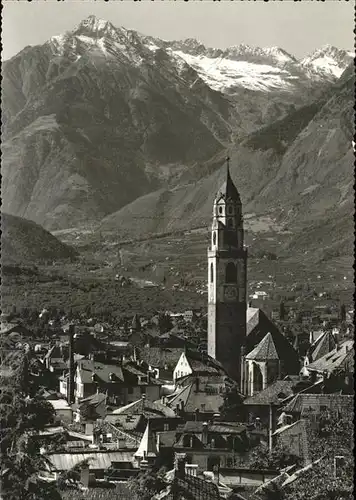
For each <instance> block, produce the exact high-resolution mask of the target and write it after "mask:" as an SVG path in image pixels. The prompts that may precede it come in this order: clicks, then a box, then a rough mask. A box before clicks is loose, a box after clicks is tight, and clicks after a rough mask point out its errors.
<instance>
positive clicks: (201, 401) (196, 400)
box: [167, 383, 224, 413]
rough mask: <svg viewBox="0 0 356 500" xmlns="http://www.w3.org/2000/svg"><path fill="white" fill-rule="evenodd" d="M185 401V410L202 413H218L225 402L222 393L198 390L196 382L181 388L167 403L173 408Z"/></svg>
mask: <svg viewBox="0 0 356 500" xmlns="http://www.w3.org/2000/svg"><path fill="white" fill-rule="evenodd" d="M181 402H182V403H183V407H184V411H185V412H187V413H193V412H195V411H196V410H199V411H200V412H202V413H217V412H219V408H220V407H221V406H222V404H223V402H224V396H223V394H222V393H216V394H208V393H207V392H206V391H198V392H197V391H196V386H195V384H194V383H192V384H189V385H187V386H185V387H183V389H181V390H180V391H179V392H178V393H177V394H176V395H174V396H173V398H171V399H170V400H169V402H168V403H167V404H168V405H169V406H170V407H171V408H173V407H175V406H176V405H180V404H181Z"/></svg>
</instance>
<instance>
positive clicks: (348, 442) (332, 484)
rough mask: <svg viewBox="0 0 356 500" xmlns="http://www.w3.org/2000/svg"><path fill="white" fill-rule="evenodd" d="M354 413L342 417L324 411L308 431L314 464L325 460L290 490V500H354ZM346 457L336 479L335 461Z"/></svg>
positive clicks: (287, 490)
mask: <svg viewBox="0 0 356 500" xmlns="http://www.w3.org/2000/svg"><path fill="white" fill-rule="evenodd" d="M353 430H354V427H353V414H352V412H351V411H350V412H347V411H346V410H344V411H343V413H342V414H341V415H337V413H332V412H330V411H324V412H323V413H322V414H321V415H320V418H319V420H318V423H317V427H316V428H315V429H313V428H309V429H308V443H309V452H310V458H311V460H312V461H315V460H317V459H320V458H322V460H321V461H320V462H319V463H317V464H315V465H314V467H312V468H311V469H310V470H308V471H306V472H305V473H304V474H303V475H302V476H301V477H300V479H299V480H298V481H295V482H294V483H292V484H291V485H290V486H289V487H288V488H287V489H286V498H288V500H289V499H290V500H303V499H305V498H308V500H324V499H333V500H341V499H342V500H353V498H354V496H353V475H354V457H353ZM335 456H343V457H344V464H343V466H342V467H340V469H339V470H338V474H337V477H335V470H334V458H335Z"/></svg>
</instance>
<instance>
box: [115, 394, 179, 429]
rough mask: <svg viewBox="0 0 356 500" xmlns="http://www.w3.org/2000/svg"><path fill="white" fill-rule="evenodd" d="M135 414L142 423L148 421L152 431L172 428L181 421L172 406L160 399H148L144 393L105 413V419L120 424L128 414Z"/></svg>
mask: <svg viewBox="0 0 356 500" xmlns="http://www.w3.org/2000/svg"><path fill="white" fill-rule="evenodd" d="M137 415H139V416H141V417H142V419H141V420H142V421H143V422H145V424H144V425H146V423H147V422H148V421H149V422H150V429H151V430H152V431H154V432H157V431H169V430H174V429H176V427H177V425H178V424H179V423H181V418H179V417H178V416H177V415H176V413H175V412H174V410H173V409H172V408H170V407H169V406H167V405H164V404H162V403H161V402H160V401H148V400H147V399H146V397H145V395H143V396H142V397H141V399H139V400H137V401H134V402H133V403H130V404H128V405H126V406H123V407H121V408H118V409H117V410H113V411H112V412H111V413H110V414H108V415H107V417H106V420H110V422H112V423H113V424H114V425H116V424H119V425H120V423H121V422H123V421H124V420H126V418H127V417H128V416H130V417H131V416H137ZM136 429H137V428H136Z"/></svg>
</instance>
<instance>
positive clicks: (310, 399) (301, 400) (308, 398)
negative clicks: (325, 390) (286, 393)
mask: <svg viewBox="0 0 356 500" xmlns="http://www.w3.org/2000/svg"><path fill="white" fill-rule="evenodd" d="M353 401H354V397H353V396H349V395H344V394H296V395H295V397H294V398H293V399H291V400H290V401H289V403H287V404H286V405H285V406H284V408H283V411H284V412H285V413H301V414H303V413H304V412H308V410H310V409H314V410H317V411H318V412H319V411H320V408H321V407H322V406H326V407H327V408H330V409H331V410H339V411H343V412H349V411H352V409H353Z"/></svg>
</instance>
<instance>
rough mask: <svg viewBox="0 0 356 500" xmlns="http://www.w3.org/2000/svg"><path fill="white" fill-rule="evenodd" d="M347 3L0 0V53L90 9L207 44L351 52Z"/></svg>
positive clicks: (300, 52)
mask: <svg viewBox="0 0 356 500" xmlns="http://www.w3.org/2000/svg"><path fill="white" fill-rule="evenodd" d="M354 8H355V2H354V1H346V0H327V1H326V2H319V1H311V0H309V1H307V0H303V1H301V2H293V1H292V0H283V1H281V0H276V1H269V2H267V3H266V2H263V1H262V0H257V1H255V2H252V1H240V0H235V1H228V0H222V1H221V2H212V1H209V0H203V1H199V0H190V1H189V2H183V1H182V0H177V1H172V0H154V1H150V0H142V1H141V2H133V1H132V0H123V1H120V0H111V1H109V2H104V1H103V0H65V1H63V2H57V1H56V0H33V1H31V2H27V1H26V0H19V1H15V0H4V2H3V12H2V16H3V17H2V19H3V26H2V28H3V31H2V43H3V53H2V59H3V60H6V59H9V58H10V57H12V56H13V55H15V54H17V53H18V52H19V51H20V50H22V49H23V48H24V47H26V46H27V45H37V44H42V43H44V42H45V41H46V40H48V39H49V38H50V37H51V36H53V35H59V34H61V33H64V32H65V31H69V30H72V29H73V28H74V27H75V26H76V25H77V24H78V23H79V22H80V21H82V20H83V19H85V18H86V17H88V15H90V14H94V15H95V16H97V17H99V18H102V19H105V20H109V21H111V22H112V24H114V26H124V27H125V28H129V29H134V30H137V31H140V32H141V33H144V34H147V35H152V36H156V37H159V38H163V39H166V40H179V39H184V38H197V39H198V40H200V41H201V42H202V43H204V44H205V45H207V46H211V47H219V48H225V47H228V46H232V45H239V44H240V43H245V44H248V45H251V46H253V47H254V46H256V47H271V46H279V47H281V48H283V49H284V50H286V51H287V52H289V53H290V54H292V55H294V56H296V57H298V58H303V57H305V56H306V55H308V54H310V53H311V52H313V51H314V50H315V49H318V48H320V47H322V46H323V45H326V44H330V45H335V46H336V47H338V48H343V49H347V50H352V49H353V47H354V35H353V29H354Z"/></svg>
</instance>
